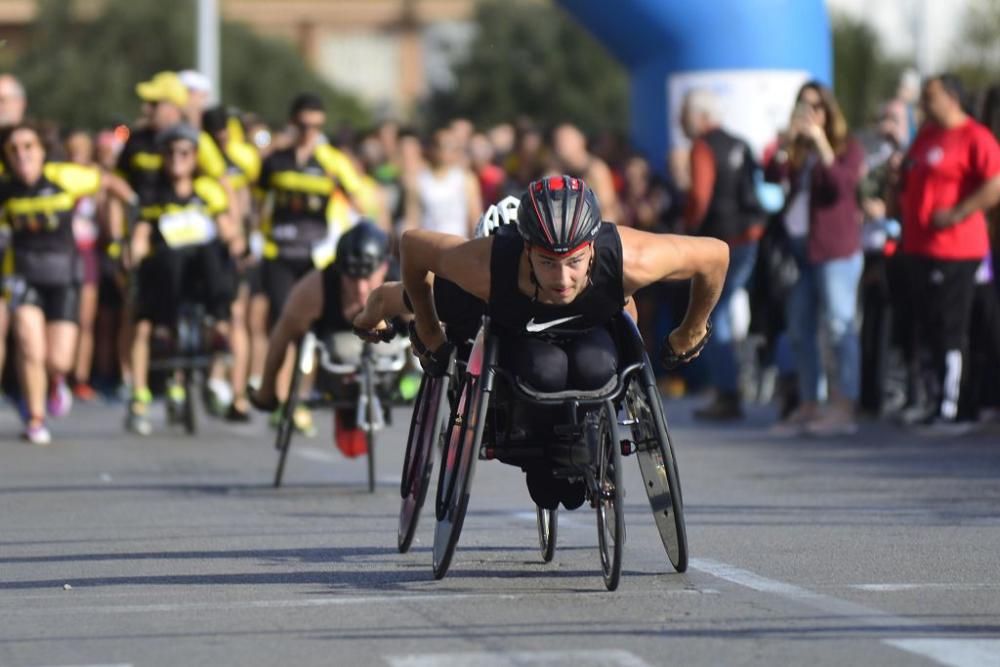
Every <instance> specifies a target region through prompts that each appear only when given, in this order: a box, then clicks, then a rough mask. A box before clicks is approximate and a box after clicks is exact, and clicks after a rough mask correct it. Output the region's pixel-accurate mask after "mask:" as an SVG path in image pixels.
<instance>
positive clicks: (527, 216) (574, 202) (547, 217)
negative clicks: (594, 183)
mask: <svg viewBox="0 0 1000 667" xmlns="http://www.w3.org/2000/svg"><path fill="white" fill-rule="evenodd" d="M600 229H601V207H600V206H599V205H598V204H597V197H596V196H595V195H594V191H593V190H591V189H590V188H589V187H587V184H586V183H584V182H583V180H582V179H579V178H573V177H572V176H549V177H548V178H541V179H539V180H537V181H533V182H532V183H531V184H530V185H529V186H528V192H527V193H526V194H525V195H524V196H523V197H521V207H520V208H519V209H518V212H517V230H518V231H519V232H520V233H521V236H522V237H523V238H524V240H525V242H526V243H529V244H531V245H535V246H539V247H540V248H542V249H543V250H546V251H547V252H550V253H552V254H554V255H566V254H569V253H571V252H574V251H576V250H577V249H579V248H580V247H582V246H584V245H586V244H587V243H590V242H592V241H593V240H594V239H595V238H596V237H597V232H598V231H600Z"/></svg>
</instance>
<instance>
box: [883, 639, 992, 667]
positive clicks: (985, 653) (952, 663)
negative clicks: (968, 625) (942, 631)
mask: <svg viewBox="0 0 1000 667" xmlns="http://www.w3.org/2000/svg"><path fill="white" fill-rule="evenodd" d="M882 643H883V644H888V645H889V646H892V647H893V648H898V649H901V650H903V651H907V652H909V653H913V654H915V655H919V656H921V657H924V658H929V659H930V660H933V661H935V662H938V663H941V664H942V665H947V666H948V667H1000V639H885V640H883V642H882Z"/></svg>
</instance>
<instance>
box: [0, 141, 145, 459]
mask: <svg viewBox="0 0 1000 667" xmlns="http://www.w3.org/2000/svg"><path fill="white" fill-rule="evenodd" d="M2 146H3V155H4V158H5V161H6V164H7V166H8V168H9V169H10V180H9V181H8V182H6V183H5V184H4V187H3V188H2V189H0V209H2V213H0V226H3V227H7V228H8V229H9V231H10V243H11V248H12V250H13V256H14V271H13V275H12V277H11V278H12V280H11V310H12V312H13V325H14V334H15V341H16V364H17V371H18V380H19V381H20V385H21V395H22V413H23V414H22V417H23V418H24V427H25V430H24V437H25V439H27V440H28V441H29V442H31V443H33V444H36V445H47V444H49V442H50V441H51V435H50V434H49V431H48V428H47V427H46V425H45V416H46V400H45V399H46V393H48V398H49V400H48V413H49V414H51V415H52V416H54V417H61V416H63V415H65V414H66V413H67V412H69V409H70V405H71V403H72V394H70V392H69V389H68V387H67V386H66V381H65V377H66V374H67V373H68V372H69V371H70V370H71V369H72V367H73V361H74V357H75V354H76V337H77V330H78V327H77V321H78V317H79V304H80V283H81V278H82V267H81V264H80V259H79V254H78V251H77V247H76V241H75V239H74V237H73V213H74V210H75V209H76V207H77V204H78V201H79V199H80V198H81V197H86V196H90V195H95V194H98V193H99V192H101V191H102V189H104V188H105V187H106V188H107V190H108V191H109V192H112V193H113V194H115V195H116V196H118V197H119V198H122V199H124V200H127V201H133V200H134V198H135V195H134V194H133V193H132V191H131V190H130V189H129V187H128V186H127V185H126V184H125V183H124V182H123V181H121V180H120V179H118V178H115V177H113V176H109V175H102V174H101V172H100V171H99V170H98V168H97V167H84V166H80V165H75V164H70V163H64V162H48V161H46V159H45V148H44V147H43V145H42V140H41V135H40V134H39V132H38V129H37V128H35V127H34V126H33V125H31V124H28V123H21V124H19V125H15V126H14V127H12V128H10V129H9V130H7V131H6V132H5V133H4V135H3V138H2Z"/></svg>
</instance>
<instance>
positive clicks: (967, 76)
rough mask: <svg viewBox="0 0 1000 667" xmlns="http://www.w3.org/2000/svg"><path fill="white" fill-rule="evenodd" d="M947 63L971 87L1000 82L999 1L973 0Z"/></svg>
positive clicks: (983, 86) (982, 86) (981, 86)
mask: <svg viewBox="0 0 1000 667" xmlns="http://www.w3.org/2000/svg"><path fill="white" fill-rule="evenodd" d="M952 52H953V54H954V56H953V58H952V59H951V61H950V62H949V63H948V66H949V68H950V69H952V70H953V71H954V72H955V73H956V74H958V75H959V76H960V77H962V79H963V80H964V81H965V83H966V84H968V85H969V86H970V87H972V88H985V87H987V86H990V85H996V84H998V83H1000V0H973V2H972V3H970V4H969V7H968V9H967V11H966V14H965V17H964V18H963V20H962V30H961V32H960V35H959V38H958V41H957V43H956V44H955V48H954V49H953V50H952Z"/></svg>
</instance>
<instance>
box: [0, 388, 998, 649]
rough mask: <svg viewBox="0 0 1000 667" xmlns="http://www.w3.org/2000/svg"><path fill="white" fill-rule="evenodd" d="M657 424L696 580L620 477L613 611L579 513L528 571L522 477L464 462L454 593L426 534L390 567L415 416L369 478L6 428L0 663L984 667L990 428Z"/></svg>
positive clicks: (989, 571) (427, 525)
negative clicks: (938, 433) (43, 443)
mask: <svg viewBox="0 0 1000 667" xmlns="http://www.w3.org/2000/svg"><path fill="white" fill-rule="evenodd" d="M691 407H692V406H691V404H690V403H686V402H679V403H670V404H668V406H667V410H668V416H669V417H670V418H671V420H672V426H673V431H674V433H675V435H676V437H677V440H678V447H679V450H678V458H679V465H680V467H681V475H682V480H683V484H684V495H685V500H686V502H687V508H686V510H687V520H688V535H689V541H690V545H691V553H692V563H691V568H690V570H689V571H688V573H687V574H683V575H680V574H676V573H673V572H672V570H671V568H670V566H669V563H668V562H667V561H666V558H665V556H664V552H663V549H662V546H661V544H660V542H659V538H658V536H657V534H656V532H655V529H654V527H653V522H652V517H651V516H650V513H649V508H648V505H647V504H646V500H645V494H644V493H643V490H642V486H641V481H640V478H639V475H638V467H637V466H636V465H635V464H634V463H631V462H630V464H629V465H628V466H627V475H626V482H627V499H626V500H627V509H628V512H627V523H628V539H627V543H626V547H625V564H624V574H623V578H622V584H621V587H620V588H619V590H618V591H617V592H614V593H608V592H606V591H605V590H604V587H603V584H602V582H601V578H600V570H599V560H598V553H597V548H596V543H597V535H596V528H595V520H594V515H593V512H592V511H591V510H588V509H586V508H582V509H580V510H578V511H576V512H572V513H563V515H562V517H561V518H562V520H561V523H560V535H559V549H558V552H557V554H556V559H555V561H554V562H553V563H551V564H549V565H544V564H543V563H542V562H541V559H540V556H539V553H538V547H537V536H536V529H535V523H534V521H535V520H534V511H533V505H532V504H531V502H530V500H529V498H528V494H527V491H526V489H525V487H524V483H523V481H522V475H521V474H520V472H519V471H517V470H516V469H514V468H510V467H507V466H504V465H502V464H499V463H495V462H488V463H484V464H481V465H480V466H479V467H478V470H477V476H476V479H475V483H474V485H473V493H472V502H471V506H470V513H469V516H468V518H467V520H466V525H465V530H464V532H463V535H462V541H461V543H460V546H459V550H458V552H457V554H456V556H455V560H454V562H453V564H452V569H451V571H450V573H449V574H448V576H447V577H446V578H445V579H444V580H443V581H434V580H433V577H432V574H431V553H430V543H431V537H432V530H433V526H432V521H431V512H428V511H426V510H427V509H429V508H425V512H424V517H423V518H424V520H423V522H422V524H421V526H420V529H419V532H418V536H417V541H416V542H415V544H414V547H413V549H412V551H411V552H410V553H409V554H406V555H400V554H399V553H398V552H397V550H396V524H397V511H398V504H399V494H398V480H399V469H400V465H401V457H402V450H403V440H404V437H405V429H406V424H407V422H408V419H409V415H408V412H406V411H397V413H396V425H395V426H394V427H392V428H391V429H390V430H388V431H387V432H385V433H384V434H383V435H382V437H381V442H382V446H381V447H380V449H379V457H378V473H379V485H378V489H377V492H376V493H375V494H374V495H369V494H368V493H367V489H366V486H365V462H364V460H363V459H361V460H354V461H346V460H344V459H343V458H341V457H340V455H339V454H338V453H337V452H336V451H335V450H334V448H333V447H332V446H331V445H330V435H329V433H330V425H329V423H328V422H329V419H328V417H321V426H322V428H321V431H320V435H319V437H317V438H316V439H313V440H305V439H301V438H299V439H297V440H296V441H295V442H294V443H293V452H292V455H291V456H290V460H289V465H288V470H287V472H286V486H285V487H284V488H281V489H273V488H271V484H270V481H271V476H272V473H273V467H274V463H275V461H276V454H275V452H274V450H273V448H272V446H271V438H272V434H271V432H270V431H269V430H268V429H267V427H266V426H264V425H263V421H262V420H261V421H260V422H258V423H257V424H254V425H248V426H241V427H233V426H228V425H225V424H221V423H219V422H205V427H204V431H203V435H202V436H201V437H199V438H198V439H189V438H187V437H186V436H184V435H183V434H181V433H176V432H175V433H160V434H159V435H156V436H154V437H151V438H148V439H143V440H139V439H135V438H132V437H129V436H127V435H126V434H125V433H123V431H122V429H121V418H122V409H121V408H120V407H104V406H102V407H97V406H82V407H79V408H78V409H77V410H75V412H74V413H73V415H72V416H71V417H70V418H69V420H64V421H62V422H58V423H56V424H54V425H53V429H52V430H53V432H54V436H55V439H56V441H55V443H54V444H53V445H51V446H50V447H47V448H38V447H32V446H29V445H27V444H25V443H23V442H20V441H18V440H17V439H16V434H17V433H18V425H17V422H16V417H15V415H14V413H13V412H12V411H11V410H10V409H7V408H5V409H3V410H2V411H0V665H4V666H11V667H36V666H41V665H49V666H63V665H74V666H78V665H135V666H139V665H279V664H280V665H286V664H287V665H391V666H394V667H423V666H425V665H443V666H446V667H447V666H450V665H486V666H489V667H493V666H494V665H503V666H506V665H528V666H534V665H545V666H547V667H550V666H556V665H559V666H562V665H573V666H583V667H589V666H591V665H609V666H622V667H640V666H642V665H667V664H670V665H713V666H714V665H805V664H808V665H810V667H818V666H820V665H838V666H842V665H934V664H944V665H956V666H959V667H965V666H966V665H969V666H971V665H975V666H977V667H979V666H983V665H1000V430H994V431H992V432H984V433H980V434H979V435H975V436H966V437H964V438H961V439H956V440H947V439H926V438H919V437H916V436H913V435H910V434H907V433H905V432H903V431H901V430H898V429H895V428H893V427H890V426H885V425H878V424H871V425H866V426H865V428H864V429H863V431H862V433H861V434H860V435H859V436H857V437H854V438H850V439H842V440H809V439H798V440H774V439H770V438H768V437H767V435H766V433H765V430H764V425H765V424H766V418H767V415H766V412H765V411H760V412H759V413H758V414H755V415H754V416H753V418H752V419H751V420H750V421H749V422H748V423H746V424H743V425H740V426H738V427H731V428H717V429H708V428H704V427H700V426H695V425H693V424H692V423H691V422H690V420H689V419H688V417H687V415H688V413H690V410H691Z"/></svg>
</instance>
